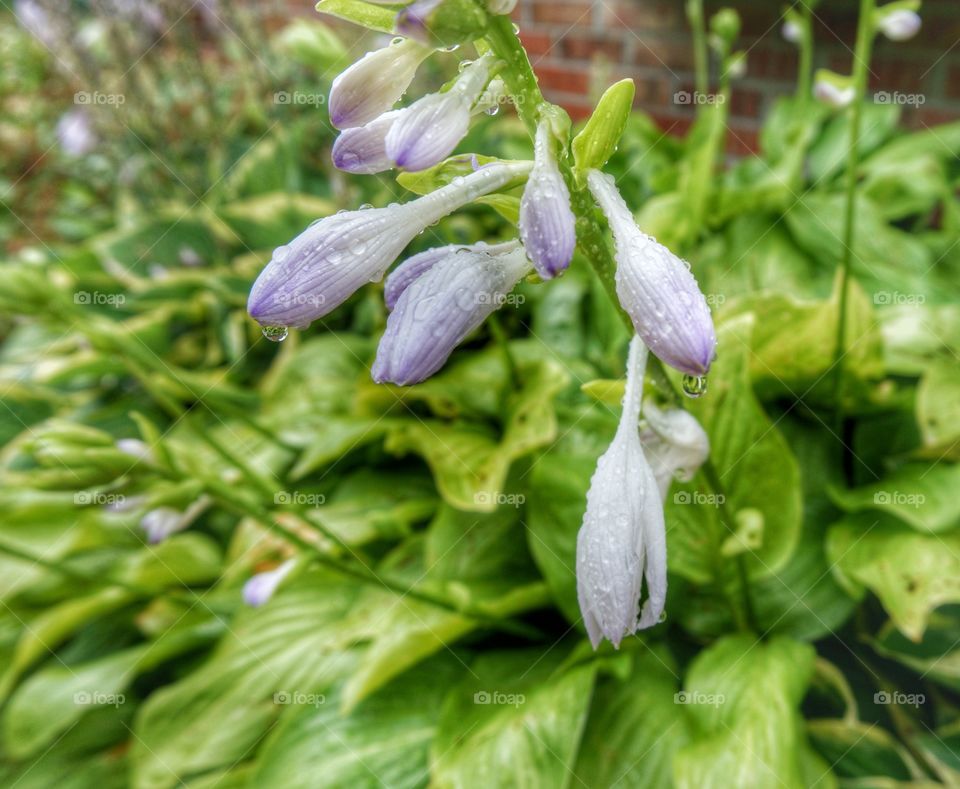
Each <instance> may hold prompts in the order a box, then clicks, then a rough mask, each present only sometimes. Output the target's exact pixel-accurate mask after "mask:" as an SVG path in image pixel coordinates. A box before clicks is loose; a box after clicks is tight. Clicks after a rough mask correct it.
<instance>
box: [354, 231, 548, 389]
mask: <svg viewBox="0 0 960 789" xmlns="http://www.w3.org/2000/svg"><path fill="white" fill-rule="evenodd" d="M445 249H446V250H448V254H447V255H445V256H444V257H443V258H442V259H441V260H437V261H434V263H433V265H432V266H430V267H429V268H428V270H427V271H426V272H425V273H423V274H422V275H421V276H420V277H418V278H417V279H416V280H414V281H413V282H411V283H410V284H409V285H408V286H407V287H406V288H405V289H403V291H402V293H401V294H400V296H399V298H398V299H397V302H396V305H395V306H394V309H393V312H391V313H390V317H389V318H388V319H387V328H386V331H384V333H383V338H382V339H381V340H380V347H379V348H378V349H377V359H376V361H375V362H374V363H373V369H372V370H371V372H372V374H373V380H374V381H376V382H377V383H383V382H385V381H389V382H390V383H395V384H399V385H400V386H408V385H409V384H415V383H419V382H420V381H423V380H424V379H426V378H429V377H430V376H431V375H433V374H434V373H435V372H436V371H437V370H439V369H440V368H441V367H443V365H444V363H445V362H446V361H447V359H448V358H449V356H450V354H451V353H453V349H454V348H456V347H457V345H459V344H460V343H461V342H462V341H463V339H464V338H465V337H466V336H467V335H468V334H470V333H471V332H472V331H474V330H475V329H476V328H477V327H478V326H480V324H481V323H483V322H484V320H486V319H487V317H488V316H489V315H490V313H492V312H493V311H494V310H496V309H497V308H498V307H500V306H501V305H502V304H503V303H504V301H505V300H506V297H507V294H508V293H510V291H511V290H513V288H514V287H515V286H516V284H517V283H518V282H519V281H520V280H521V279H522V278H523V276H524V275H525V274H526V273H527V272H529V271H530V263H529V262H528V261H527V257H526V255H525V254H524V252H523V248H522V247H521V246H520V244H519V243H517V242H515V241H514V242H510V243H507V244H499V245H497V246H492V247H491V246H487V245H486V244H477V245H475V246H472V247H446V248H445Z"/></svg>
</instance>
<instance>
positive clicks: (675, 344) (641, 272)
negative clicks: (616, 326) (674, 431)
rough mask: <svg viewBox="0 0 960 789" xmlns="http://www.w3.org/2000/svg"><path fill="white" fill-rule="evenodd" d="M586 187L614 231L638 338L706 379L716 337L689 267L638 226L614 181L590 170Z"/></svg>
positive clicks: (622, 290)
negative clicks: (587, 186)
mask: <svg viewBox="0 0 960 789" xmlns="http://www.w3.org/2000/svg"><path fill="white" fill-rule="evenodd" d="M587 184H588V185H589V187H590V191H591V192H592V193H593V196H594V197H595V198H596V199H597V202H598V203H599V204H600V207H601V208H602V209H603V212H604V214H606V216H607V220H608V221H609V223H610V229H611V230H612V231H613V238H614V241H615V242H616V257H617V277H616V279H617V296H619V298H620V304H621V306H622V307H623V309H624V310H625V311H626V312H627V314H628V315H629V316H630V320H631V321H633V326H634V328H635V329H636V331H637V334H639V335H640V338H641V339H642V340H643V342H644V343H645V344H646V346H647V347H648V348H649V349H650V350H651V351H653V353H654V354H656V355H657V356H658V357H659V358H660V359H661V360H662V361H664V362H666V363H667V364H669V365H670V366H671V367H675V368H676V369H677V370H680V371H681V372H683V373H686V374H687V375H693V376H703V375H706V374H707V371H708V370H709V369H710V365H711V364H712V363H713V358H714V356H715V352H716V346H717V338H716V334H715V333H714V329H713V318H712V317H711V316H710V308H709V307H708V306H707V300H706V299H705V298H704V296H703V293H701V292H700V288H699V287H698V286H697V281H696V280H695V279H694V277H693V274H691V273H690V267H689V265H688V264H687V263H685V262H684V261H682V260H681V259H680V258H678V257H677V256H676V255H674V254H673V253H672V252H671V251H670V250H669V249H667V248H666V247H665V246H663V245H662V244H660V243H658V242H657V240H656V239H654V238H651V237H650V236H648V235H646V234H645V233H643V232H642V231H641V230H640V228H638V227H637V225H636V222H635V221H634V219H633V214H631V213H630V209H629V208H627V204H626V203H625V202H624V200H623V197H621V195H620V192H619V191H617V187H616V184H615V182H614V180H613V178H612V177H611V176H609V175H605V174H604V173H601V172H600V171H599V170H591V171H590V172H589V173H588V175H587Z"/></svg>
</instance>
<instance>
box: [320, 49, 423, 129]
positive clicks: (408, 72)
mask: <svg viewBox="0 0 960 789" xmlns="http://www.w3.org/2000/svg"><path fill="white" fill-rule="evenodd" d="M430 51H431V50H430V49H429V48H428V47H424V46H423V45H422V44H420V43H418V42H416V41H414V40H412V39H409V38H407V39H401V40H400V41H398V42H395V43H392V44H389V45H388V46H385V47H383V48H382V49H377V50H374V51H373V52H368V53H367V54H366V55H364V56H363V57H362V58H360V60H358V61H357V62H356V63H354V64H353V65H352V66H350V67H349V68H348V69H347V70H346V71H344V72H343V73H341V74H339V75H338V76H337V77H336V79H334V80H333V84H332V85H331V87H330V122H331V123H332V124H333V125H334V126H336V127H337V128H338V129H348V128H351V127H353V126H363V125H364V124H366V123H369V122H370V121H372V120H373V119H374V118H376V117H378V116H380V115H382V114H383V113H385V112H386V111H387V110H389V109H390V108H392V107H393V105H394V104H396V103H397V101H398V100H399V99H400V97H401V96H403V94H404V92H405V91H406V90H407V88H408V87H409V86H410V82H411V80H413V75H414V74H415V73H416V71H417V68H418V67H419V66H420V63H421V62H422V61H423V60H424V58H426V57H427V55H429V54H430Z"/></svg>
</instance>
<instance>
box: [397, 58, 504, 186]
mask: <svg viewBox="0 0 960 789" xmlns="http://www.w3.org/2000/svg"><path fill="white" fill-rule="evenodd" d="M490 63H491V58H490V57H489V56H484V57H481V58H479V59H478V60H475V61H474V62H473V63H471V64H470V65H469V66H467V67H466V68H465V69H464V70H463V72H462V73H461V74H460V76H459V77H458V78H457V80H456V82H454V83H453V85H452V86H451V87H450V90H448V91H446V92H444V93H431V94H429V95H427V96H424V97H423V98H421V99H418V100H417V101H416V102H414V103H413V104H411V105H410V106H409V107H407V109H406V110H404V111H403V113H402V114H401V115H400V117H399V118H397V120H396V121H395V122H394V123H393V124H392V125H391V126H390V129H389V131H388V132H387V136H386V151H387V156H388V157H389V158H390V160H391V161H392V162H393V163H394V164H396V165H397V167H402V168H404V169H406V170H425V169H426V168H428V167H432V166H433V165H435V164H437V163H438V162H442V161H443V160H444V159H446V158H447V157H448V156H449V155H450V154H451V153H453V149H454V148H456V147H457V143H459V142H460V140H462V139H463V138H464V137H465V136H466V135H467V132H468V131H469V130H470V110H471V108H472V107H473V104H474V102H476V100H477V98H478V97H479V96H480V93H481V92H482V91H483V89H484V87H485V86H486V84H487V80H488V78H489V75H490Z"/></svg>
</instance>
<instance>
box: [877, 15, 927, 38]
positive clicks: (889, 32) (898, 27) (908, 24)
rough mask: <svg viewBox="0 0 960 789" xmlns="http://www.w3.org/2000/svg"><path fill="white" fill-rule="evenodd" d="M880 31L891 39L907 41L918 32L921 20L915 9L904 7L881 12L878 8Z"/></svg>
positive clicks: (921, 23)
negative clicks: (910, 9) (909, 9)
mask: <svg viewBox="0 0 960 789" xmlns="http://www.w3.org/2000/svg"><path fill="white" fill-rule="evenodd" d="M880 14H881V17H880V21H879V25H878V26H879V28H880V32H881V33H883V34H884V35H885V36H886V37H887V38H889V39H890V40H891V41H908V40H909V39H911V38H913V37H914V36H915V35H916V34H917V33H919V32H920V28H921V26H922V25H923V20H922V19H920V15H919V14H918V13H917V12H916V11H908V10H907V9H905V8H901V9H897V10H894V11H889V12H887V13H883V9H880Z"/></svg>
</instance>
